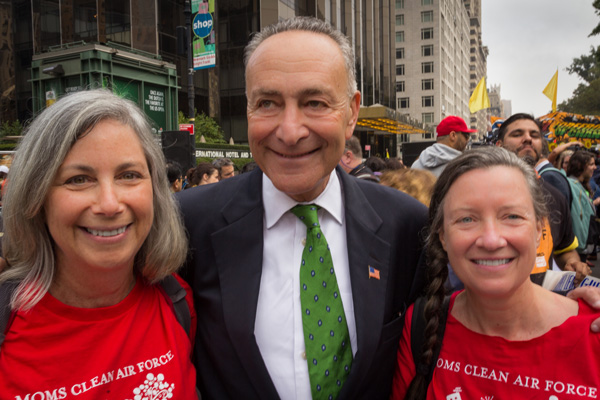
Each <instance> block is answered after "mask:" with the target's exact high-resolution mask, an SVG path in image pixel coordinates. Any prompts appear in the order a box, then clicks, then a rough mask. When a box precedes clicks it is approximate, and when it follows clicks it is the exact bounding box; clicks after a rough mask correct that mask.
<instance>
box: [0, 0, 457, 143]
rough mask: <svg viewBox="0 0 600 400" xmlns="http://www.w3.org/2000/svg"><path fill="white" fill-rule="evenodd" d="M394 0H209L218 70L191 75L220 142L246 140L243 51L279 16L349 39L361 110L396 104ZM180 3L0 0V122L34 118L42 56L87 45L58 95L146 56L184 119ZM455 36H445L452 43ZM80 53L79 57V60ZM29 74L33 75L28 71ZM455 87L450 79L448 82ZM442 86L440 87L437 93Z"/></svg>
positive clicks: (392, 138)
mask: <svg viewBox="0 0 600 400" xmlns="http://www.w3.org/2000/svg"><path fill="white" fill-rule="evenodd" d="M206 1H207V0H202V1H201V3H206ZM390 1H393V0H379V1H376V2H375V1H367V0H249V1H239V0H214V4H215V13H214V14H215V15H214V27H215V28H214V33H215V35H216V51H217V56H216V60H217V61H216V64H217V66H216V68H211V69H208V70H199V71H196V72H195V73H194V75H193V88H194V96H193V97H194V102H195V107H196V108H197V110H198V111H202V112H205V113H206V114H208V115H210V116H212V117H214V118H216V119H217V121H218V122H219V124H220V125H221V126H222V127H223V129H224V131H225V139H227V140H229V139H233V140H234V141H235V142H236V143H245V142H247V123H246V97H245V81H244V66H243V50H244V47H245V46H246V44H247V43H248V40H249V38H250V37H251V34H252V33H253V32H256V31H259V30H260V29H261V28H262V27H264V26H266V25H269V24H272V23H274V22H277V21H278V20H279V19H283V18H289V17H292V16H296V15H305V16H316V17H318V18H320V19H323V20H326V21H328V22H330V23H331V24H332V25H333V26H334V27H336V28H338V29H339V30H340V31H342V32H343V33H345V34H346V35H347V36H349V38H350V40H351V41H352V44H353V46H354V49H355V52H356V68H357V78H358V87H359V90H361V92H362V99H361V102H362V106H365V107H367V106H371V105H382V106H384V107H388V108H392V109H394V108H395V106H396V93H395V91H394V89H395V87H394V81H395V65H394V58H393V49H394V47H393V46H394V41H393V40H394V11H393V10H394V4H391V3H390ZM436 1H438V0H436ZM453 1H458V0H453ZM211 2H212V0H211ZM184 4H185V0H100V1H96V0H11V1H0V17H2V20H3V21H4V22H3V24H4V27H5V29H2V30H0V46H2V47H0V48H1V49H2V53H1V54H0V78H1V79H0V120H11V119H15V118H18V119H20V120H21V121H25V120H27V119H28V118H30V117H31V116H32V113H33V112H34V110H36V108H35V107H34V104H37V103H36V102H40V101H42V100H43V99H39V98H37V97H39V96H40V94H42V95H43V94H44V93H47V91H46V92H45V91H44V90H45V88H44V85H45V84H46V83H45V81H46V80H48V79H50V78H51V77H50V76H49V75H47V74H46V73H44V72H43V68H42V67H45V65H43V64H44V62H46V61H47V60H48V58H52V59H53V60H56V59H57V57H58V58H60V57H61V56H62V55H63V54H65V57H66V56H67V55H69V56H72V54H73V53H74V52H78V51H79V52H80V53H81V54H83V51H84V48H85V49H87V50H86V51H91V52H92V53H93V54H94V57H96V55H98V54H99V55H98V58H97V59H96V58H95V59H94V62H85V63H84V62H83V61H82V64H81V65H82V67H81V69H80V70H78V71H77V73H78V74H79V75H78V76H77V77H76V76H75V74H74V73H72V70H65V71H62V72H60V73H59V70H58V69H57V70H56V71H54V72H56V76H55V77H53V79H54V78H57V77H58V78H57V79H58V80H59V81H60V83H59V90H58V91H59V94H61V93H63V92H65V90H64V89H65V88H73V90H81V88H84V87H85V84H86V82H85V81H84V80H83V79H79V76H82V75H83V74H84V72H85V73H86V74H88V75H89V76H92V75H94V74H100V75H101V76H104V75H103V74H108V72H107V71H108V70H109V69H110V68H112V67H113V66H112V59H111V61H110V62H107V60H106V59H105V58H104V57H105V56H106V57H109V56H110V57H112V56H114V55H115V54H120V55H121V56H120V57H121V58H120V59H119V60H120V61H123V62H125V61H124V58H127V60H128V61H127V62H128V63H129V64H132V65H135V63H136V62H137V61H136V60H143V61H144V62H145V63H146V64H148V65H149V67H148V70H149V71H150V72H151V71H158V72H160V71H159V70H160V68H163V67H164V66H165V65H167V64H168V65H169V66H172V68H173V69H175V70H176V84H175V86H179V88H178V90H177V91H176V95H175V96H174V97H175V100H174V101H176V104H178V108H179V109H180V110H182V111H184V114H186V115H187V114H188V112H187V109H188V107H187V103H188V69H187V59H186V57H185V56H181V55H178V52H177V48H178V41H177V29H176V28H177V26H183V25H185V20H184ZM440 12H441V11H440ZM443 14H444V15H448V18H450V21H454V20H455V18H454V17H453V15H454V13H453V12H449V11H444V12H443ZM430 17H431V18H433V17H432V16H430ZM436 19H439V16H436ZM453 23H459V25H460V27H461V29H462V27H463V25H464V24H465V22H464V16H463V15H462V14H461V15H460V16H459V21H458V22H453ZM436 29H439V28H436ZM436 35H437V33H436ZM452 38H453V36H452V37H449V38H448V39H447V40H449V41H452V40H455V39H452ZM461 43H462V42H461ZM85 46H87V47H85ZM90 46H91V47H90ZM461 51H462V50H461ZM129 53H131V54H129ZM86 54H87V53H86ZM107 54H108V56H107ZM111 54H112V55H111ZM85 57H87V55H82V56H81V58H82V60H83V58H85ZM449 57H450V56H449ZM452 57H454V54H452ZM32 60H34V61H35V60H37V61H35V62H37V63H38V64H40V65H41V66H40V68H38V69H36V68H35V66H34V67H32ZM63 64H64V63H63ZM55 65H56V66H57V65H58V64H57V63H55ZM88 67H89V68H90V69H91V70H87V69H86V68H88ZM436 68H440V66H439V65H438V66H436ZM84 70H85V71H84ZM32 71H33V73H34V75H35V74H36V73H38V72H39V75H36V76H33V77H32ZM456 72H457V71H454V70H452V71H451V72H448V74H451V77H449V78H448V80H449V81H450V80H454V79H456V78H455V76H456V75H457V74H456ZM110 73H113V72H112V70H110ZM32 78H33V83H34V84H35V82H38V83H39V84H40V85H39V90H38V91H37V92H36V91H34V90H33V89H32V82H30V81H31V80H32ZM102 79H104V78H102ZM142 86H143V85H142ZM455 86H456V85H455V84H454V83H452V88H454V87H455ZM441 88H442V87H441V86H440V85H438V86H437V87H436V90H438V91H439V90H441ZM140 91H141V93H142V92H143V89H140ZM452 93H454V92H453V91H452ZM142 95H143V93H142V94H140V96H142ZM449 97H450V99H449V100H448V104H451V105H452V107H454V104H455V103H457V102H458V101H457V99H456V98H455V96H454V94H452V95H450V96H449ZM46 101H47V99H46ZM153 101H155V99H153ZM461 107H463V104H462V102H461ZM432 121H433V119H432ZM392 122H393V121H392ZM368 131H369V132H370V133H369V135H370V136H369V144H370V145H372V146H373V147H374V148H381V149H386V148H389V149H395V148H396V134H392V133H390V132H387V133H385V134H380V133H378V134H375V133H374V132H375V131H374V130H373V129H369V130H368ZM380 142H381V143H380Z"/></svg>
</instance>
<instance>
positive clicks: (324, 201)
mask: <svg viewBox="0 0 600 400" xmlns="http://www.w3.org/2000/svg"><path fill="white" fill-rule="evenodd" d="M262 179H263V185H262V195H263V196H262V198H263V206H264V208H265V223H266V227H267V229H270V228H271V227H272V226H273V225H275V224H276V223H277V222H278V221H279V220H280V219H281V217H282V216H283V215H284V214H285V213H286V212H288V211H289V210H290V209H291V208H292V207H294V206H295V205H297V204H316V205H318V206H320V207H321V208H323V209H324V210H326V211H327V212H328V213H329V214H330V215H331V216H332V217H333V218H334V219H335V220H336V221H337V222H338V223H339V224H340V225H341V224H342V223H343V221H344V204H343V199H342V185H341V182H340V179H339V177H338V176H337V173H336V171H335V169H334V170H333V171H331V175H329V182H327V186H326V187H325V190H323V192H322V193H321V194H320V195H319V196H318V197H317V198H316V199H314V200H312V201H310V202H306V203H298V202H297V201H296V200H294V199H292V198H291V197H289V196H288V195H287V194H285V193H283V192H282V191H280V190H278V189H277V188H276V187H275V185H273V182H271V180H270V179H269V177H267V175H266V174H263V178H262Z"/></svg>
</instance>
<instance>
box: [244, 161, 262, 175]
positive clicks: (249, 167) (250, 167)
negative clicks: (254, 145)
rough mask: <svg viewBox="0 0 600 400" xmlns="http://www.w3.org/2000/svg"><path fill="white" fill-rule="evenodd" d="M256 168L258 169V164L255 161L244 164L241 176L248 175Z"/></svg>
mask: <svg viewBox="0 0 600 400" xmlns="http://www.w3.org/2000/svg"><path fill="white" fill-rule="evenodd" d="M255 168H258V164H256V162H254V161H250V162H247V163H246V164H244V166H243V167H242V169H241V170H240V174H245V173H248V172H250V171H252V170H254V169H255Z"/></svg>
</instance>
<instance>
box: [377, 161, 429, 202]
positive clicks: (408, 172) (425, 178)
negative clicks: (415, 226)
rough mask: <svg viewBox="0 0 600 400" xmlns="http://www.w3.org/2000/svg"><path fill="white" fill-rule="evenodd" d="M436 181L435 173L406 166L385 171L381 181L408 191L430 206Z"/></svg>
mask: <svg viewBox="0 0 600 400" xmlns="http://www.w3.org/2000/svg"><path fill="white" fill-rule="evenodd" d="M435 181H436V177H435V175H433V174H432V173H431V172H429V171H425V170H421V169H412V168H404V169H398V170H388V171H385V172H384V173H383V174H382V175H381V180H380V183H381V184H382V185H385V186H389V187H392V188H394V189H398V190H400V191H401V192H404V193H407V194H409V195H411V196H412V197H414V198H415V199H417V200H419V201H420V202H421V203H423V204H424V205H425V206H427V207H429V201H430V199H431V193H432V192H433V185H435Z"/></svg>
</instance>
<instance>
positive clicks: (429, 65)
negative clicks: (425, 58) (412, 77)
mask: <svg viewBox="0 0 600 400" xmlns="http://www.w3.org/2000/svg"><path fill="white" fill-rule="evenodd" d="M421 73H423V74H431V73H433V62H424V63H421Z"/></svg>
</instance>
